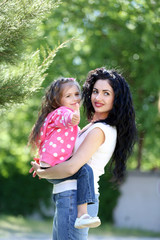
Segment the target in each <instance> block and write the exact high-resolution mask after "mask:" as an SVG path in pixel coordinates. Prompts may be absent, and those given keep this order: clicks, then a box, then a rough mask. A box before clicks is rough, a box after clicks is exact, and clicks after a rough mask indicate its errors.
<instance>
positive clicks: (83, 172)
mask: <svg viewBox="0 0 160 240" xmlns="http://www.w3.org/2000/svg"><path fill="white" fill-rule="evenodd" d="M69 179H77V204H78V205H79V204H83V203H88V204H92V203H94V202H95V192H94V176H93V171H92V168H91V167H90V166H89V165H88V164H85V165H84V166H83V167H81V168H80V169H79V171H78V172H77V173H75V174H74V175H73V176H71V177H68V178H63V179H47V180H48V181H49V182H50V183H53V184H57V183H60V182H62V181H65V180H69Z"/></svg>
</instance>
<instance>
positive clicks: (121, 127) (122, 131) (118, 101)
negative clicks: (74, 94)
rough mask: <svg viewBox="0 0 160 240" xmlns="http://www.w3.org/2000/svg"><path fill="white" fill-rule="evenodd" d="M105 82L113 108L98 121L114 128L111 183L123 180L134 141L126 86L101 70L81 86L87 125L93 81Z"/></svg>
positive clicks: (116, 75)
mask: <svg viewBox="0 0 160 240" xmlns="http://www.w3.org/2000/svg"><path fill="white" fill-rule="evenodd" d="M99 79H102V80H108V83H109V84H110V86H111V87H112V88H113V91H114V102H113V108H112V110H111V111H110V112H109V115H108V117H107V118H106V119H104V120H100V122H105V123H106V124H109V125H110V126H115V127H116V128H117V143H116V147H115V150H114V153H113V156H112V159H111V167H113V174H114V179H115V181H117V182H119V181H121V180H122V179H123V177H124V173H125V170H126V161H127V158H128V157H129V156H130V154H131V152H132V149H133V146H134V143H135V142H136V139H137V130H136V124H135V111H134V107H133V102H132V96H131V93H130V89H129V86H128V84H127V82H126V81H125V79H124V77H122V75H121V74H119V73H118V72H117V71H116V70H107V69H106V68H105V67H102V68H97V69H95V70H92V71H90V72H89V74H88V77H87V80H86V82H85V84H84V85H83V93H82V98H83V105H84V109H85V111H86V114H87V118H88V120H89V121H92V118H93V115H94V108H93V106H92V103H91V94H92V91H93V87H94V84H95V83H96V81H97V80H99Z"/></svg>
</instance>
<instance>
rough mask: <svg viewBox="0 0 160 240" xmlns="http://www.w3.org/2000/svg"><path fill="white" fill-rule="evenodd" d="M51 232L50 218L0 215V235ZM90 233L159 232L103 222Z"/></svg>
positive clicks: (158, 235) (143, 234)
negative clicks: (118, 226)
mask: <svg viewBox="0 0 160 240" xmlns="http://www.w3.org/2000/svg"><path fill="white" fill-rule="evenodd" d="M13 233H15V234H16V233H19V234H23V233H26V234H31V233H33V234H35V233H39V234H42V233H43V234H48V235H51V234H52V219H47V220H33V219H30V218H24V217H23V216H18V217H15V216H9V215H0V236H7V235H9V234H13ZM90 234H96V235H107V236H138V237H160V233H154V232H149V231H142V230H134V229H120V228H116V227H114V226H113V225H111V224H103V225H101V226H100V227H99V228H95V229H90Z"/></svg>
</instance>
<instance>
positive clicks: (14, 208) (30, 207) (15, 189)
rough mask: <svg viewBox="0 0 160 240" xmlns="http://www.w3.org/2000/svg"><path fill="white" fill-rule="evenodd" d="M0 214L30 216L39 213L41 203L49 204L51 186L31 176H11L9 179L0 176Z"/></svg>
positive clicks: (17, 174)
mask: <svg viewBox="0 0 160 240" xmlns="http://www.w3.org/2000/svg"><path fill="white" fill-rule="evenodd" d="M0 186H1V187H0V196H1V197H0V212H1V214H13V215H24V216H25V215H30V214H32V213H34V212H35V211H36V212H40V213H41V209H40V204H41V201H43V202H44V203H45V204H46V206H47V205H49V204H50V203H51V192H52V184H50V183H48V182H47V181H46V180H42V179H41V180H39V179H38V178H34V179H33V177H32V176H31V174H28V175H22V174H20V173H16V174H13V175H12V176H11V177H9V178H5V177H2V176H0Z"/></svg>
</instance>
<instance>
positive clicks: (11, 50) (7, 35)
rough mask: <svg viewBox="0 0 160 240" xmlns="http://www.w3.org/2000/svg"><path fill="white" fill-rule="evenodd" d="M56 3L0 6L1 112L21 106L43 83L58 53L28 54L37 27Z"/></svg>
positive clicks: (16, 2) (6, 1)
mask: <svg viewBox="0 0 160 240" xmlns="http://www.w3.org/2000/svg"><path fill="white" fill-rule="evenodd" d="M58 5H59V1H57V2H55V1H50V0H45V1H44V0H43V1H42V0H41V1H40V0H37V1H30V0H25V1H22V0H14V1H9V0H4V1H1V3H0V16H1V17H0V36H1V37H0V71H1V75H0V109H1V113H2V110H4V109H6V108H10V107H11V105H13V104H16V103H22V102H24V100H25V99H26V98H29V97H30V96H31V95H32V94H33V92H35V90H37V89H38V88H39V87H40V86H41V83H42V82H43V80H44V79H45V74H44V73H45V71H46V69H47V68H48V66H49V65H50V64H51V62H52V61H53V58H54V56H55V53H56V51H57V49H55V50H53V51H51V50H49V49H48V51H46V50H45V49H44V48H43V49H41V51H40V50H37V51H35V52H31V51H30V49H29V46H28V44H29V42H30V41H31V39H33V38H35V37H36V33H35V32H37V26H39V24H40V23H41V22H42V20H44V19H45V18H46V17H47V16H48V15H49V13H51V11H52V10H53V9H55V8H56V7H57V6H58Z"/></svg>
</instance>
